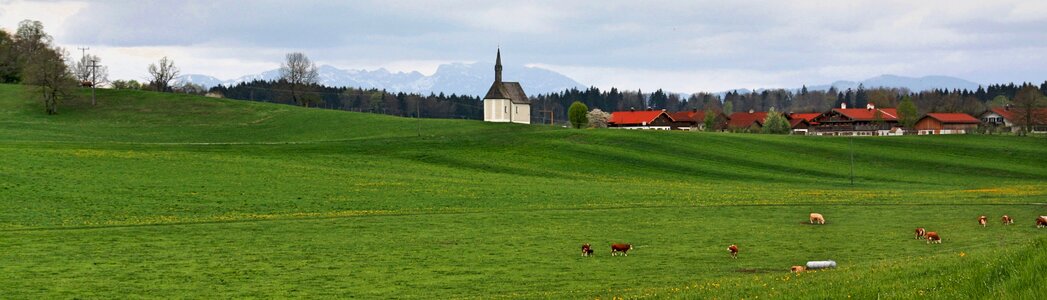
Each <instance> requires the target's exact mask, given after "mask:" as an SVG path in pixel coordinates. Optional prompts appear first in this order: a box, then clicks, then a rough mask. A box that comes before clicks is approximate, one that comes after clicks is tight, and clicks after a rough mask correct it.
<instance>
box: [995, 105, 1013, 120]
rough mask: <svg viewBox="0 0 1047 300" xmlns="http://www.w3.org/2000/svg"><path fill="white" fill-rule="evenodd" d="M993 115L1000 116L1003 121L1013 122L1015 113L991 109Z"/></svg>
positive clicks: (1003, 109) (1002, 109) (1001, 109)
mask: <svg viewBox="0 0 1047 300" xmlns="http://www.w3.org/2000/svg"><path fill="white" fill-rule="evenodd" d="M992 111H993V112H994V113H996V114H998V115H1000V116H1001V117H1003V118H1004V119H1007V120H1013V119H1015V111H1011V110H1008V109H1005V108H993V110H992Z"/></svg>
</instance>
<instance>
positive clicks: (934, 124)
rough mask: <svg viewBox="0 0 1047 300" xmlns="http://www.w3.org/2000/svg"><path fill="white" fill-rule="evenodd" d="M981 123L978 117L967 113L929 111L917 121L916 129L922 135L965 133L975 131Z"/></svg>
mask: <svg viewBox="0 0 1047 300" xmlns="http://www.w3.org/2000/svg"><path fill="white" fill-rule="evenodd" d="M980 123H981V121H979V120H978V119H977V118H975V117H972V116H971V115H968V114H965V113H928V114H927V115H926V116H924V117H923V118H920V120H919V121H916V125H915V126H914V129H916V132H917V133H918V134H921V135H928V134H964V133H969V132H974V130H975V129H977V128H978V124H980Z"/></svg>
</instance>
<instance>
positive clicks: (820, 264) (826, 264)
mask: <svg viewBox="0 0 1047 300" xmlns="http://www.w3.org/2000/svg"><path fill="white" fill-rule="evenodd" d="M835 267H836V261H833V260H815V261H809V262H807V269H808V270H817V269H828V268H835Z"/></svg>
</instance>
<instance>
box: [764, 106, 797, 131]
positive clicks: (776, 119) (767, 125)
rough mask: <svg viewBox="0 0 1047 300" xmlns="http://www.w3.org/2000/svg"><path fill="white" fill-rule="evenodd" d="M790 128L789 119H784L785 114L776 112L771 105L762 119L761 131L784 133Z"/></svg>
mask: <svg viewBox="0 0 1047 300" xmlns="http://www.w3.org/2000/svg"><path fill="white" fill-rule="evenodd" d="M791 129H792V126H790V125H789V120H786V119H785V115H783V114H780V113H778V112H777V111H775V110H774V107H771V109H770V110H769V111H767V118H766V119H764V120H763V129H762V131H763V133H769V134H786V133H789V131H790V130H791Z"/></svg>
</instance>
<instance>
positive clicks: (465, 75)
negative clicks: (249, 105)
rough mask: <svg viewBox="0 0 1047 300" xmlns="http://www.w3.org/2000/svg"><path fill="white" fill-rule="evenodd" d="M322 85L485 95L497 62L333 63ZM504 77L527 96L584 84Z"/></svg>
mask: <svg viewBox="0 0 1047 300" xmlns="http://www.w3.org/2000/svg"><path fill="white" fill-rule="evenodd" d="M317 69H318V71H319V75H320V76H319V77H320V78H319V81H320V84H322V85H326V86H334V87H357V88H365V89H370V88H376V89H385V90H387V91H390V92H405V93H419V94H429V93H444V94H458V95H463V94H464V95H474V96H483V95H484V94H486V93H487V89H489V88H490V87H491V82H493V81H494V64H490V63H471V64H465V63H452V64H444V65H440V66H439V67H438V68H437V69H436V72H435V73H433V75H428V76H427V75H425V74H422V73H419V72H417V71H414V72H395V73H394V72H389V71H388V70H385V69H377V70H373V71H368V70H345V69H339V68H337V67H334V66H330V65H323V66H320V67H318V68H317ZM502 77H503V78H504V79H505V80H506V81H518V82H520V83H521V85H522V86H523V88H524V92H526V93H527V94H528V95H538V94H547V93H553V92H562V91H563V90H566V89H569V88H572V87H577V88H583V87H584V86H583V85H582V84H580V83H578V82H577V81H575V80H574V79H571V78H569V77H567V76H564V75H563V74H560V73H557V72H553V71H550V70H546V69H541V68H534V67H525V66H510V65H505V66H504V68H503V73H502ZM278 78H280V70H279V69H276V70H269V71H265V72H262V73H259V74H251V75H245V76H241V77H239V78H235V79H230V80H221V79H218V78H215V77H212V76H207V75H199V74H187V75H183V76H179V77H178V78H177V79H176V82H177V83H179V84H181V83H185V82H190V83H194V84H198V85H201V86H203V87H205V88H210V87H213V86H217V85H220V84H221V85H226V86H230V85H235V84H237V83H241V82H249V81H253V80H256V79H260V80H275V79H278Z"/></svg>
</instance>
